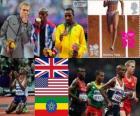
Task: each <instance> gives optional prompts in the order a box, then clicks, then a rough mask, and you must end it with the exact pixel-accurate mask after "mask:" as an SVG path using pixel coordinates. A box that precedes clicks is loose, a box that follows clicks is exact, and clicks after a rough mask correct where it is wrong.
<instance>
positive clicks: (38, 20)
mask: <svg viewBox="0 0 140 116" xmlns="http://www.w3.org/2000/svg"><path fill="white" fill-rule="evenodd" d="M35 26H36V27H37V28H40V26H41V19H40V18H36V19H35Z"/></svg>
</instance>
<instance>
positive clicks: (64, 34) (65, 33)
mask: <svg viewBox="0 0 140 116" xmlns="http://www.w3.org/2000/svg"><path fill="white" fill-rule="evenodd" d="M67 34H68V32H67V31H66V30H65V31H64V32H63V33H62V34H61V35H60V41H62V40H63V37H64V36H66V35H67Z"/></svg>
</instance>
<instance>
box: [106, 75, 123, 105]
mask: <svg viewBox="0 0 140 116" xmlns="http://www.w3.org/2000/svg"><path fill="white" fill-rule="evenodd" d="M115 80H116V84H115V87H114V88H111V89H109V90H108V92H107V94H108V98H109V99H110V100H111V101H112V102H113V103H117V104H119V103H121V100H122V98H123V96H124V83H123V84H122V86H120V84H119V82H118V80H117V77H115Z"/></svg>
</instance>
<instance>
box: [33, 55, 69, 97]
mask: <svg viewBox="0 0 140 116" xmlns="http://www.w3.org/2000/svg"><path fill="white" fill-rule="evenodd" d="M49 61H51V62H53V63H52V64H53V66H52V64H51V63H48V62H49ZM67 61H68V59H58V58H54V59H52V58H48V59H47V58H46V59H40V58H36V59H35V62H36V63H35V71H36V70H37V71H38V70H41V67H42V68H43V71H45V69H46V70H47V71H48V72H49V73H50V72H52V73H53V74H48V73H47V75H48V76H44V75H46V74H44V72H43V74H39V75H40V76H39V75H37V76H36V78H35V96H68V76H67V75H68V64H67ZM40 63H41V66H40V65H39V64H40ZM50 64H51V66H50V69H49V65H50ZM55 66H56V67H55ZM61 66H62V67H61ZM58 67H59V68H58ZM57 68H58V69H59V70H60V69H61V70H60V71H59V72H58V74H57V75H55V74H54V73H56V72H57V71H58V69H57ZM63 68H64V70H65V71H67V74H64V73H65V72H63ZM56 69H57V71H53V70H56ZM66 69H67V70H66ZM49 70H52V71H49ZM41 71H42V70H41ZM61 72H63V73H62V74H59V73H61ZM50 75H53V78H51V77H52V76H50ZM58 76H59V77H58Z"/></svg>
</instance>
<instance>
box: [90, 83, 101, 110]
mask: <svg viewBox="0 0 140 116" xmlns="http://www.w3.org/2000/svg"><path fill="white" fill-rule="evenodd" d="M102 86H103V84H101V85H97V84H96V83H95V82H91V83H90V88H89V89H90V91H89V93H88V99H89V100H90V102H91V103H90V105H91V106H94V107H96V108H102V106H103V101H104V98H103V96H102V95H101V93H100V90H99V89H100V88H101V87H102Z"/></svg>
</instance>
